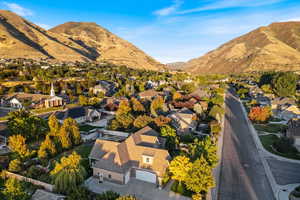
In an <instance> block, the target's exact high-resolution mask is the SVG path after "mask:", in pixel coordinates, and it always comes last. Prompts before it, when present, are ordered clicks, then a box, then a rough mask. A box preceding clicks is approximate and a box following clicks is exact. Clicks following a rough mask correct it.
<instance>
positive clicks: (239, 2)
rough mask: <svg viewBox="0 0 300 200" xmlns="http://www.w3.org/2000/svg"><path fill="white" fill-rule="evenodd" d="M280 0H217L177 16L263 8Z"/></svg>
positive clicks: (181, 12)
mask: <svg viewBox="0 0 300 200" xmlns="http://www.w3.org/2000/svg"><path fill="white" fill-rule="evenodd" d="M280 1H282V0H263V1H262V0H251V1H245V0H217V1H214V2H210V3H208V4H206V5H203V6H200V7H196V8H192V9H187V10H182V11H178V12H177V14H189V13H195V12H201V11H208V10H218V9H224V8H236V7H256V6H263V5H270V4H274V3H278V2H280Z"/></svg>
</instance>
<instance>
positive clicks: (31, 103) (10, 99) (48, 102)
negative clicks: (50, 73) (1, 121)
mask: <svg viewBox="0 0 300 200" xmlns="http://www.w3.org/2000/svg"><path fill="white" fill-rule="evenodd" d="M63 104H64V101H63V98H61V97H58V96H56V95H55V91H54V88H53V84H52V85H51V91H50V95H43V94H29V93H23V92H19V93H12V94H7V95H4V96H2V97H1V99H0V105H1V106H8V107H11V108H17V109H19V108H24V107H31V108H51V107H59V106H62V105H63Z"/></svg>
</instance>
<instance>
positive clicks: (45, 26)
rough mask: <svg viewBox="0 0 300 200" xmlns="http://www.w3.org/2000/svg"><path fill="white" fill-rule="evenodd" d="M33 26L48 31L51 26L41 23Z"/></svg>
mask: <svg viewBox="0 0 300 200" xmlns="http://www.w3.org/2000/svg"><path fill="white" fill-rule="evenodd" d="M35 24H36V25H38V26H40V27H42V28H44V29H46V30H48V29H50V28H51V26H50V25H48V24H41V23H35Z"/></svg>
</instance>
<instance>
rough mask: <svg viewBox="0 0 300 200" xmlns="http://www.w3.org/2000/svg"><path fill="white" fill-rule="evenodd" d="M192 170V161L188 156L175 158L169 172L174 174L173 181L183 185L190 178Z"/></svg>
mask: <svg viewBox="0 0 300 200" xmlns="http://www.w3.org/2000/svg"><path fill="white" fill-rule="evenodd" d="M191 168H192V163H191V162H190V159H189V158H188V157H186V156H177V157H175V158H174V159H173V160H172V161H171V163H170V166H169V170H170V172H171V174H172V179H174V180H177V181H179V184H181V183H182V182H183V181H185V180H186V178H187V177H188V173H189V171H190V170H191Z"/></svg>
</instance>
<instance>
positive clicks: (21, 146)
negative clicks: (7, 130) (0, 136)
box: [8, 135, 30, 158]
mask: <svg viewBox="0 0 300 200" xmlns="http://www.w3.org/2000/svg"><path fill="white" fill-rule="evenodd" d="M8 146H9V148H10V149H11V150H12V151H13V152H16V153H17V154H18V155H19V156H20V158H25V157H27V156H29V155H30V151H29V149H28V147H27V144H26V139H25V137H23V136H22V135H12V136H10V137H9V138H8Z"/></svg>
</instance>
